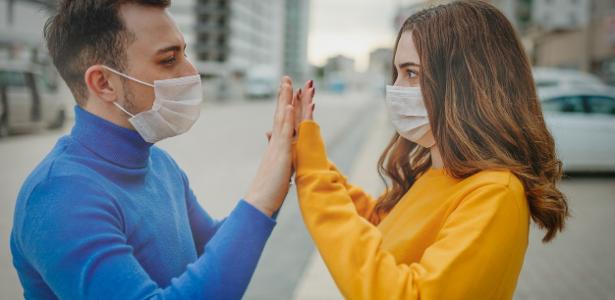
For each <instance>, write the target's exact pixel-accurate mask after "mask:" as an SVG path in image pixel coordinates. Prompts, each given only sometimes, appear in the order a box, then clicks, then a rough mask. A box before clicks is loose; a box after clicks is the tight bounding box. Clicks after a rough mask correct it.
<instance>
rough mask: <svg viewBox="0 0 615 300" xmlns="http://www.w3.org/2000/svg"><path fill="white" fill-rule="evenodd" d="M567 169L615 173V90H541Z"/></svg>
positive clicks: (585, 88)
mask: <svg viewBox="0 0 615 300" xmlns="http://www.w3.org/2000/svg"><path fill="white" fill-rule="evenodd" d="M538 94H539V97H540V100H541V103H542V109H543V112H544V115H545V120H546V122H547V126H548V127H549V130H550V131H551V133H552V134H553V137H554V139H555V143H556V147H557V152H558V154H559V157H560V159H561V160H562V162H563V164H564V170H565V171H566V172H615V90H614V89H613V88H610V87H607V86H603V87H589V86H587V87H574V88H573V87H567V88H562V87H557V88H555V87H554V88H542V89H539V90H538Z"/></svg>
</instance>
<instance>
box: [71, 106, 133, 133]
mask: <svg viewBox="0 0 615 300" xmlns="http://www.w3.org/2000/svg"><path fill="white" fill-rule="evenodd" d="M81 108H83V110H85V111H87V112H89V113H91V114H93V115H96V116H98V117H100V118H102V119H105V120H107V121H109V122H111V123H113V124H115V125H117V126H120V127H124V128H128V129H132V130H134V127H133V126H132V124H130V122H128V119H129V116H126V114H125V113H124V112H122V111H121V110H120V109H119V108H117V107H116V106H115V105H113V103H108V102H105V101H102V100H98V99H88V100H87V101H86V103H85V105H84V106H82V107H81Z"/></svg>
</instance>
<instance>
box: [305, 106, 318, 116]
mask: <svg viewBox="0 0 615 300" xmlns="http://www.w3.org/2000/svg"><path fill="white" fill-rule="evenodd" d="M315 109H316V103H312V104H310V108H309V109H308V111H307V113H306V115H305V119H306V120H314V110H315Z"/></svg>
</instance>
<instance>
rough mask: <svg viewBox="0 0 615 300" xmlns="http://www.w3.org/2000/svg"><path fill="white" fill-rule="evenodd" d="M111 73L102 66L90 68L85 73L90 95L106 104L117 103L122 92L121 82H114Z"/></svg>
mask: <svg viewBox="0 0 615 300" xmlns="http://www.w3.org/2000/svg"><path fill="white" fill-rule="evenodd" d="M112 77H113V76H112V75H111V72H109V71H108V70H107V69H105V68H104V67H102V66H101V65H93V66H90V67H89V68H88V69H87V70H86V71H85V77H84V80H85V84H86V86H87V87H88V91H89V92H90V95H92V96H94V97H96V98H98V99H101V100H103V101H106V102H110V103H111V102H115V101H116V100H117V98H118V95H119V92H120V89H121V88H120V87H119V86H120V83H119V80H112Z"/></svg>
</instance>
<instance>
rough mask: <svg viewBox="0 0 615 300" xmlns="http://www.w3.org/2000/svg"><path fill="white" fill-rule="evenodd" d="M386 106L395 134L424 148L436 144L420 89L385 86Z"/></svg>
mask: <svg viewBox="0 0 615 300" xmlns="http://www.w3.org/2000/svg"><path fill="white" fill-rule="evenodd" d="M386 106H387V110H388V111H389V116H390V117H391V121H392V123H393V126H394V127H395V130H397V133H399V135H401V136H402V137H404V138H405V139H407V140H409V141H412V142H414V143H417V144H419V145H421V146H423V147H425V148H431V147H432V146H433V145H434V144H435V143H436V142H435V140H434V137H433V134H432V132H431V127H430V126H429V119H428V117H427V110H426V109H425V104H424V103H423V96H422V95H421V88H420V87H402V86H392V85H387V86H386Z"/></svg>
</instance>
